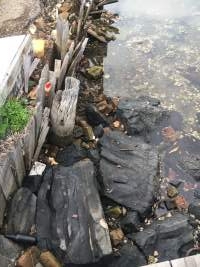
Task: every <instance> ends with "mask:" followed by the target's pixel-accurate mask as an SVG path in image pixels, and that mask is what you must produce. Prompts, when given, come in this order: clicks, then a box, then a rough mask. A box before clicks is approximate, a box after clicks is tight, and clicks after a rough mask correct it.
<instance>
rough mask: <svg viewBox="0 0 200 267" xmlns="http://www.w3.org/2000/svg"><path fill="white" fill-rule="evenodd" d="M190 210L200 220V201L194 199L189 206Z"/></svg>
mask: <svg viewBox="0 0 200 267" xmlns="http://www.w3.org/2000/svg"><path fill="white" fill-rule="evenodd" d="M188 212H189V213H190V214H192V215H194V216H195V218H196V219H198V220H200V201H197V200H196V201H194V202H193V203H191V204H190V205H189V207H188Z"/></svg>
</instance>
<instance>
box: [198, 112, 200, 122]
mask: <svg viewBox="0 0 200 267" xmlns="http://www.w3.org/2000/svg"><path fill="white" fill-rule="evenodd" d="M197 121H198V124H200V112H198V113H197Z"/></svg>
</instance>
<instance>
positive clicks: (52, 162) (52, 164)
mask: <svg viewBox="0 0 200 267" xmlns="http://www.w3.org/2000/svg"><path fill="white" fill-rule="evenodd" d="M49 163H50V164H51V166H55V165H58V162H56V161H55V159H54V158H52V157H49Z"/></svg>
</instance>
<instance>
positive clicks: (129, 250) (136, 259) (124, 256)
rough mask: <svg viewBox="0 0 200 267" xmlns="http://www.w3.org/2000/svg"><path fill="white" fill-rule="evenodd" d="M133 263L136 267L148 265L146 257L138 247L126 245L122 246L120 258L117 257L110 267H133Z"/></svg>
mask: <svg viewBox="0 0 200 267" xmlns="http://www.w3.org/2000/svg"><path fill="white" fill-rule="evenodd" d="M133 263H134V267H139V266H143V265H146V264H147V262H146V260H145V257H144V255H143V254H142V253H141V252H140V251H139V249H138V248H137V247H136V246H134V245H131V244H126V245H124V246H122V248H121V249H120V250H119V256H116V257H115V258H114V259H113V262H112V263H111V264H109V265H108V267H133Z"/></svg>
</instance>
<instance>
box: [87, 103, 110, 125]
mask: <svg viewBox="0 0 200 267" xmlns="http://www.w3.org/2000/svg"><path fill="white" fill-rule="evenodd" d="M86 116H87V120H88V122H89V124H90V125H92V126H98V125H100V124H101V125H102V126H103V127H107V126H109V123H108V122H107V119H106V117H105V116H104V115H103V114H102V113H101V112H99V111H98V109H97V108H96V107H95V106H94V105H91V104H90V105H88V106H87V108H86Z"/></svg>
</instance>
